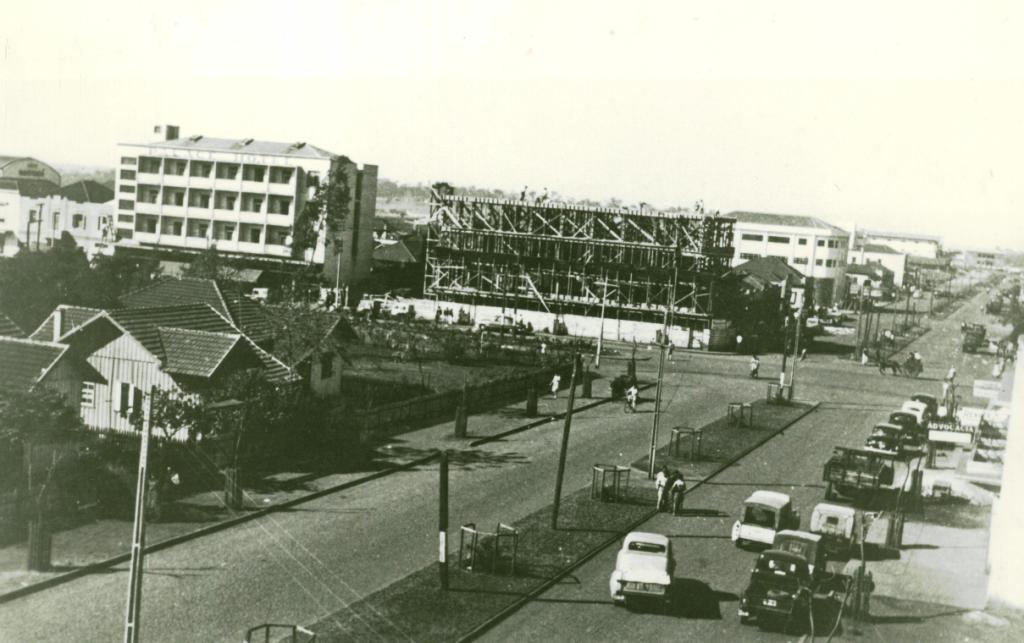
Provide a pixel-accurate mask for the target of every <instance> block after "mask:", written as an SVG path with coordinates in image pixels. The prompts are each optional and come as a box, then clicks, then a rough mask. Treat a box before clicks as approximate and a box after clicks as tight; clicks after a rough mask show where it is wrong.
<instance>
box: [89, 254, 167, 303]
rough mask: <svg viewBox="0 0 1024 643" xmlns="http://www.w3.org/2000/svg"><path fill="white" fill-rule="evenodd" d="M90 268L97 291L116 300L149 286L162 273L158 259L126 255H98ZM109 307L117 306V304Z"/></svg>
mask: <svg viewBox="0 0 1024 643" xmlns="http://www.w3.org/2000/svg"><path fill="white" fill-rule="evenodd" d="M90 267H91V268H92V273H93V282H94V283H95V289H96V291H97V292H98V293H104V294H105V295H107V296H111V295H112V296H113V297H114V298H120V297H121V295H124V294H126V293H130V292H134V291H136V290H139V289H140V288H142V287H144V286H147V285H149V284H150V283H152V282H153V281H155V280H156V279H158V278H159V277H160V273H161V272H162V269H161V268H160V261H159V260H158V259H155V258H152V257H135V256H131V255H127V254H124V253H114V254H113V255H102V254H98V255H96V256H95V257H93V259H92V264H91V266H90ZM109 305H116V302H112V303H111V304H109Z"/></svg>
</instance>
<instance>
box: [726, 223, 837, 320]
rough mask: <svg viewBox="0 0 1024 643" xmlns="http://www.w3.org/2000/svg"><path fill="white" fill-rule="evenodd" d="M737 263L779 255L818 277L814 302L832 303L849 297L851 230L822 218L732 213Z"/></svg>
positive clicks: (804, 271)
mask: <svg viewBox="0 0 1024 643" xmlns="http://www.w3.org/2000/svg"><path fill="white" fill-rule="evenodd" d="M728 216H731V217H735V218H736V227H735V228H734V231H733V245H734V246H735V248H736V250H735V255H734V256H733V265H734V266H736V265H739V264H741V263H743V262H744V261H749V260H751V259H755V258H757V257H775V258H778V259H781V260H782V261H785V262H786V263H787V264H788V265H790V266H792V267H793V268H795V269H797V270H799V271H800V272H801V273H802V274H803V275H804V276H805V277H811V278H813V279H814V302H815V304H816V305H826V306H827V305H830V304H831V303H833V302H835V301H838V300H841V299H842V298H843V297H844V296H845V289H846V285H845V278H844V272H845V268H846V258H847V251H848V250H847V249H848V244H849V233H847V232H846V231H845V230H843V229H842V228H839V227H836V226H834V225H832V224H830V223H827V222H825V221H822V220H821V219H818V218H815V217H808V216H799V215H788V214H769V213H764V212H742V211H741V212H730V213H729V215H728Z"/></svg>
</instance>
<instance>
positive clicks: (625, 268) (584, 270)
mask: <svg viewBox="0 0 1024 643" xmlns="http://www.w3.org/2000/svg"><path fill="white" fill-rule="evenodd" d="M733 224H734V220H733V219H731V218H729V217H724V216H718V215H714V216H712V215H703V214H696V215H695V214H689V213H683V214H676V213H661V212H656V211H652V210H644V209H642V210H627V209H619V208H592V207H584V206H579V205H573V204H566V203H557V202H551V203H531V202H528V201H514V200H503V199H485V198H472V197H462V196H454V195H452V194H449V193H447V191H444V190H435V191H434V192H433V194H432V197H431V203H430V224H429V231H428V237H427V253H426V271H425V282H424V292H425V293H426V294H427V295H428V296H434V297H437V298H439V299H444V300H447V301H452V302H460V303H468V304H475V305H482V304H483V305H489V306H500V307H501V308H502V309H506V310H509V309H516V310H520V311H522V310H538V311H544V312H548V313H552V314H554V315H555V316H556V317H557V316H561V315H584V316H598V315H602V316H604V317H607V318H613V319H621V320H635V321H645V322H656V323H659V324H660V323H663V321H664V320H665V319H666V312H668V317H669V318H670V319H671V322H672V324H673V325H678V326H681V327H685V328H690V329H694V330H696V329H704V328H707V327H708V326H709V322H710V319H711V315H712V312H713V311H712V303H711V302H712V294H713V291H714V288H715V282H716V280H717V279H718V277H719V276H721V275H722V274H723V273H724V272H726V271H727V270H728V269H729V262H730V260H731V259H732V254H733V248H732V238H733V236H732V235H733Z"/></svg>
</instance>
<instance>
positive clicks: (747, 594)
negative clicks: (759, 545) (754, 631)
mask: <svg viewBox="0 0 1024 643" xmlns="http://www.w3.org/2000/svg"><path fill="white" fill-rule="evenodd" d="M812 582H813V581H812V575H811V571H810V565H808V563H807V560H806V559H804V557H803V556H800V555H798V554H794V553H792V552H788V551H781V550H778V549H769V550H767V551H765V552H762V553H761V555H760V556H759V557H758V558H757V562H756V563H755V564H754V569H752V570H751V572H750V583H749V584H748V585H747V588H746V589H745V590H744V591H743V595H742V596H740V607H739V616H740V622H741V623H749V622H750V621H751V620H756V621H757V623H758V625H768V624H770V623H786V622H804V621H806V620H807V613H808V611H809V610H810V609H811V602H812V600H813V596H814V593H813V588H812Z"/></svg>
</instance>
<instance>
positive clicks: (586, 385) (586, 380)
mask: <svg viewBox="0 0 1024 643" xmlns="http://www.w3.org/2000/svg"><path fill="white" fill-rule="evenodd" d="M593 393H594V388H593V384H592V383H591V379H590V367H589V366H587V370H585V371H583V397H586V398H591V397H594V394H593Z"/></svg>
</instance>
